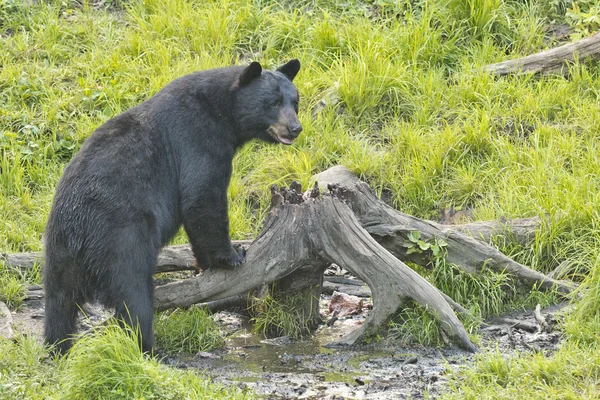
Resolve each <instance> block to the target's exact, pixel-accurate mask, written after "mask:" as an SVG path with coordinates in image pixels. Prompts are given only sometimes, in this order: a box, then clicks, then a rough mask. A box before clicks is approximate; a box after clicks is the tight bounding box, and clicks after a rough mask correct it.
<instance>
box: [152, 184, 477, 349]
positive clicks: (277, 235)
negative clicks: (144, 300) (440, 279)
mask: <svg viewBox="0 0 600 400" xmlns="http://www.w3.org/2000/svg"><path fill="white" fill-rule="evenodd" d="M294 196H297V194H296V195H294ZM275 197H276V196H274V198H275ZM275 203H276V204H278V205H277V206H276V207H274V208H273V209H272V210H271V213H270V214H269V217H268V219H267V221H266V223H265V227H264V228H263V230H262V232H261V234H260V235H259V236H258V237H257V239H256V240H255V241H254V242H253V243H252V245H251V246H250V247H249V248H248V253H247V256H246V263H245V264H244V265H243V266H242V267H241V268H237V269H234V270H223V269H210V270H208V271H205V272H204V273H203V274H202V275H201V276H198V277H193V278H189V279H186V280H183V281H180V282H175V283H170V284H167V285H164V286H159V287H157V288H156V291H155V301H156V306H157V308H158V309H167V308H173V307H181V306H188V305H191V304H195V303H201V302H207V301H211V300H216V299H219V298H225V297H230V296H234V295H238V294H242V293H246V292H247V291H249V290H251V289H253V288H255V287H257V286H259V285H261V284H264V283H266V282H274V281H276V280H278V279H281V278H282V277H285V276H286V275H289V274H291V273H293V272H294V271H296V270H298V269H299V268H301V267H303V266H306V265H308V264H318V263H319V262H323V261H324V262H327V263H336V264H337V265H340V266H342V267H343V268H345V269H347V270H348V271H350V272H352V273H353V274H354V275H356V276H357V277H359V278H360V279H361V280H363V281H364V282H366V283H367V284H368V285H369V287H370V288H371V290H372V291H373V311H372V312H371V313H370V315H369V316H368V318H367V320H366V321H365V323H364V324H363V325H362V326H361V327H360V328H359V329H357V330H356V331H354V332H352V333H350V334H349V335H347V336H346V337H344V338H342V339H341V340H340V343H342V344H355V343H360V342H361V341H363V340H364V339H366V338H368V337H369V336H370V335H371V334H374V333H375V332H376V331H377V330H378V329H380V327H381V326H385V322H386V321H387V320H388V319H389V318H390V317H391V316H392V315H393V314H394V313H396V312H397V311H398V310H400V309H402V308H403V307H404V306H405V305H406V304H408V302H409V301H410V300H413V301H415V302H417V303H419V304H421V305H423V306H425V307H427V308H428V309H429V310H430V311H432V312H433V313H435V314H436V315H437V316H438V317H439V318H440V320H441V321H442V324H441V326H442V329H443V330H444V332H445V333H446V335H447V336H448V337H450V338H451V340H453V341H454V342H455V343H457V344H459V345H460V346H461V347H463V348H465V349H467V350H470V351H475V350H476V348H475V346H474V345H473V344H472V343H471V342H470V340H469V338H468V335H467V333H466V331H465V329H464V327H463V326H462V324H461V323H460V321H459V320H458V318H457V317H456V315H455V314H454V312H453V311H452V309H451V307H450V306H449V305H448V303H447V302H446V300H445V299H444V296H443V295H442V294H441V293H440V292H439V291H438V290H437V289H436V288H435V287H433V286H432V285H431V284H430V283H429V282H427V281H426V280H425V279H423V278H422V277H421V276H420V275H418V274H417V273H416V272H414V271H413V270H412V269H410V268H409V267H408V266H406V265H405V264H404V263H402V262H401V261H399V260H398V259H397V258H395V257H394V256H393V255H392V254H390V253H389V252H388V251H387V250H385V249H384V248H383V247H381V246H380V245H379V244H378V243H377V242H376V241H375V240H374V239H373V238H372V237H371V236H370V235H369V234H368V233H367V232H366V231H365V230H364V229H363V228H362V226H361V225H360V223H359V221H358V220H357V219H356V217H355V216H354V214H353V213H352V211H351V210H350V208H349V207H348V206H347V205H345V204H344V203H342V202H340V201H339V200H337V199H335V198H333V197H329V196H326V197H323V198H322V199H319V200H316V199H309V200H308V201H307V202H305V203H303V204H288V203H286V199H285V197H284V196H281V199H280V200H279V201H278V202H277V201H276V202H275Z"/></svg>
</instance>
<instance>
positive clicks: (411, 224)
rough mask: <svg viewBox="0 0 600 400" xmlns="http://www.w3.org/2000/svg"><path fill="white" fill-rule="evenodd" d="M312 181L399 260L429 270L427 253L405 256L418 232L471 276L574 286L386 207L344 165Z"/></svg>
mask: <svg viewBox="0 0 600 400" xmlns="http://www.w3.org/2000/svg"><path fill="white" fill-rule="evenodd" d="M314 179H315V180H316V181H317V182H319V185H321V186H327V185H337V186H338V187H339V191H340V192H341V194H342V198H343V199H345V201H346V202H347V203H348V205H349V206H350V207H351V208H352V211H353V212H354V214H355V215H356V217H357V218H358V219H359V221H360V223H361V225H362V226H363V227H364V228H365V229H366V231H367V232H369V234H371V235H372V236H373V237H374V238H375V239H376V240H377V241H378V242H379V243H380V244H381V245H382V246H383V247H384V248H385V249H387V250H388V251H389V252H390V253H392V254H393V255H394V256H396V257H397V258H398V259H399V260H402V261H412V262H415V263H417V264H419V265H421V266H423V267H429V264H430V258H429V255H428V254H425V253H421V254H419V253H413V254H407V248H406V247H405V244H406V243H409V239H408V235H409V234H410V233H411V232H412V231H418V232H420V234H421V238H422V239H423V240H425V241H434V240H435V239H443V240H445V241H446V242H447V243H448V246H447V247H446V251H447V256H446V259H447V260H448V261H449V262H450V263H452V264H455V265H456V266H458V267H460V268H462V269H464V270H465V271H467V272H468V273H470V274H478V273H481V272H483V271H484V270H486V269H489V270H491V271H495V272H507V273H510V274H512V275H513V276H515V277H517V278H518V279H519V280H520V281H521V282H523V283H524V284H525V285H528V286H530V287H533V286H537V287H541V288H544V289H552V288H556V289H557V290H558V291H559V292H561V293H570V292H571V291H572V290H573V287H574V286H573V284H571V283H569V282H564V281H557V280H555V279H552V278H550V277H548V276H546V275H544V274H542V273H540V272H537V271H535V270H532V269H531V268H528V267H526V266H524V265H522V264H519V263H517V262H516V261H514V260H512V259H510V258H509V257H507V256H506V255H504V254H502V253H501V252H500V251H498V250H497V249H496V248H494V247H492V246H489V245H487V244H485V243H482V242H480V241H478V240H475V239H473V238H472V237H471V236H469V235H466V234H464V233H462V232H460V231H458V230H457V229H456V228H455V226H453V225H440V224H438V223H435V222H433V221H427V220H422V219H419V218H416V217H413V216H411V215H408V214H404V213H403V212H401V211H398V210H396V209H394V208H392V207H390V206H388V205H387V204H385V203H384V202H383V201H381V200H380V199H379V198H377V196H375V195H374V194H373V192H372V191H371V189H370V188H369V186H368V185H367V184H366V183H365V182H362V181H360V180H359V179H358V177H356V175H354V174H353V173H352V172H350V171H349V170H348V169H347V168H345V167H343V166H336V167H333V168H330V169H328V170H327V171H324V172H322V173H320V174H318V175H315V176H314Z"/></svg>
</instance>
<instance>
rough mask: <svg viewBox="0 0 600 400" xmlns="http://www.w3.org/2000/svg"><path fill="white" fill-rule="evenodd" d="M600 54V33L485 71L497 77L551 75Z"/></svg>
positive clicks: (501, 63) (488, 68)
mask: <svg viewBox="0 0 600 400" xmlns="http://www.w3.org/2000/svg"><path fill="white" fill-rule="evenodd" d="M599 54H600V33H596V34H594V35H592V36H589V37H587V38H583V39H580V40H577V41H575V42H573V43H568V44H565V45H563V46H560V47H556V48H554V49H549V50H546V51H542V52H540V53H536V54H532V55H529V56H526V57H523V58H518V59H516V60H508V61H502V62H499V63H497V64H490V65H487V66H485V67H484V70H485V71H487V72H491V73H492V74H495V75H508V74H514V73H541V74H549V73H553V72H557V71H561V70H562V69H563V68H564V67H565V66H566V64H567V63H571V62H573V61H575V59H580V60H581V59H583V58H585V57H590V56H591V57H598V55H599Z"/></svg>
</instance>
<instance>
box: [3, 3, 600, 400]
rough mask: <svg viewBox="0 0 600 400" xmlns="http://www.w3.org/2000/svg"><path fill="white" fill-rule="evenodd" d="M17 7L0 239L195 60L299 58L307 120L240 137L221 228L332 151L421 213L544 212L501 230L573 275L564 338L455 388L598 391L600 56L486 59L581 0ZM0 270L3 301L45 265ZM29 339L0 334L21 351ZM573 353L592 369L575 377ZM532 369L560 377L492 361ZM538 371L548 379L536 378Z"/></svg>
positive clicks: (240, 230)
mask: <svg viewBox="0 0 600 400" xmlns="http://www.w3.org/2000/svg"><path fill="white" fill-rule="evenodd" d="M22 3H23V2H20V1H15V0H0V38H1V39H0V251H1V252H19V251H34V250H40V248H41V242H40V239H41V235H42V232H43V228H44V224H45V220H46V217H47V215H48V212H49V208H50V204H51V200H52V195H53V189H54V187H55V185H56V183H57V181H58V178H59V177H60V174H61V171H62V169H63V168H64V166H65V165H66V163H67V162H68V161H69V160H70V158H71V157H72V156H73V155H74V154H75V153H76V152H77V150H78V149H79V147H80V146H81V144H82V142H83V140H84V139H85V138H86V137H87V136H88V135H89V134H90V133H91V132H92V131H93V129H94V128H95V127H97V126H98V125H99V124H101V123H102V122H104V121H106V120H107V119H108V118H110V117H111V116H113V115H115V114H118V113H120V112H122V111H124V110H126V109H127V108H129V107H131V106H133V105H136V104H138V103H139V102H141V101H143V100H144V99H146V98H148V97H149V96H151V95H152V94H153V93H155V92H156V91H158V90H159V89H160V88H162V87H163V86H164V85H165V84H166V83H168V82H169V81H171V80H172V79H174V78H176V77H179V76H181V75H183V74H186V73H189V72H192V71H196V70H199V69H205V68H211V67H218V66H225V65H231V64H240V63H246V62H248V61H249V60H257V61H260V62H261V63H262V64H263V65H264V66H265V67H267V68H274V67H277V66H278V65H280V64H281V63H282V62H284V61H286V60H288V59H290V58H299V59H300V60H301V62H302V69H301V72H300V74H299V75H298V77H297V78H296V80H295V83H296V84H297V86H298V89H299V91H300V94H301V106H300V108H301V110H300V120H301V122H302V124H303V126H304V131H303V133H302V135H301V137H300V138H299V140H298V141H297V142H296V144H295V145H294V146H292V147H282V146H269V145H265V144H261V143H252V144H249V145H248V146H246V147H245V148H244V149H242V151H241V152H240V154H238V156H237V158H236V160H235V162H234V164H235V165H234V174H233V178H232V181H231V186H230V190H229V195H230V219H231V232H232V235H233V237H234V238H236V239H244V238H252V237H254V236H255V235H256V233H257V232H258V231H259V229H260V222H261V220H262V218H263V216H264V213H265V212H266V211H267V200H268V193H269V191H268V188H269V186H270V185H271V184H274V183H276V184H284V183H290V182H291V180H292V179H296V180H298V181H299V182H301V183H302V184H303V185H305V186H306V185H307V184H309V180H310V177H311V175H312V174H314V173H316V172H319V171H321V170H323V169H325V168H327V167H329V166H332V165H336V164H344V165H346V166H347V167H349V168H350V169H351V170H353V171H354V172H356V173H357V174H359V175H360V176H361V178H363V179H365V180H367V181H368V182H369V183H370V184H371V185H372V186H373V187H374V188H376V190H377V191H379V192H385V193H386V195H387V194H389V198H390V199H391V201H392V202H393V204H394V206H395V207H397V208H399V209H401V210H403V211H404V212H407V213H411V214H414V215H416V216H419V217H423V218H430V219H438V218H439V217H440V215H441V211H442V210H444V209H446V208H448V207H455V208H462V209H469V210H472V213H473V216H474V218H475V219H478V220H479V219H482V220H484V219H497V218H501V217H505V218H514V217H531V216H541V217H543V218H544V220H545V221H547V222H546V223H544V224H543V226H542V227H541V228H540V230H539V232H538V233H537V235H536V239H535V241H534V242H533V243H532V244H531V245H530V246H527V247H523V246H519V245H516V244H514V243H499V244H498V245H499V247H500V248H501V250H503V251H505V252H507V254H508V255H509V256H512V257H514V258H515V259H517V260H518V261H519V262H521V263H523V264H526V265H528V266H531V267H532V268H535V269H537V270H540V271H543V272H548V271H552V270H554V269H555V268H556V267H558V266H559V265H564V266H566V268H564V269H563V273H564V274H566V275H568V276H569V277H573V278H574V279H577V280H578V281H581V282H584V283H585V287H586V288H588V290H586V291H585V292H583V296H582V298H581V299H580V300H577V302H576V311H574V314H572V315H571V316H569V317H568V319H567V322H566V323H565V325H564V329H565V331H566V332H567V338H568V343H567V344H566V345H565V346H564V347H563V349H561V350H560V352H559V353H557V354H556V355H555V356H553V357H550V358H546V357H541V356H540V357H538V358H535V361H531V359H530V358H529V357H531V356H523V357H522V358H517V359H516V360H514V361H502V360H500V361H502V362H505V363H515V364H506V365H501V362H500V361H498V363H497V364H498V365H499V366H498V367H497V368H487V367H486V363H488V364H490V363H494V362H495V361H494V360H496V359H497V356H496V355H494V354H491V355H489V356H484V359H483V360H482V361H481V364H478V366H476V367H474V369H473V371H471V372H469V373H465V374H464V375H463V376H460V377H458V378H457V381H456V382H457V383H456V388H455V390H456V392H457V393H465V394H466V393H471V392H467V389H466V387H468V388H469V389H468V390H474V391H475V390H478V391H479V392H473V393H475V394H473V396H474V397H477V396H479V395H480V394H481V393H485V392H486V390H487V391H488V392H487V393H488V394H489V395H490V397H494V396H493V395H492V394H491V393H492V392H491V391H492V390H496V389H497V393H506V396H509V395H511V396H512V395H513V394H514V393H513V392H510V391H509V389H511V390H512V389H514V390H515V392H519V391H522V393H528V392H525V391H524V390H525V389H527V390H539V391H541V392H544V393H551V394H552V393H563V392H558V390H559V389H558V387H559V386H560V387H567V388H572V392H564V393H572V394H573V396H585V395H586V394H590V393H592V394H593V390H596V391H597V389H594V387H597V384H596V386H594V383H593V382H597V368H592V367H591V366H592V365H593V363H594V362H596V361H594V360H595V358H594V357H596V356H594V354H596V353H594V352H595V351H597V347H596V345H595V341H596V339H598V338H597V334H595V333H594V332H598V331H599V330H598V328H599V320H600V318H599V317H598V309H599V308H600V307H598V306H599V299H600V296H598V295H597V292H598V290H599V289H598V288H599V287H600V283H599V281H598V279H599V278H598V277H599V276H600V264H599V263H598V262H597V259H598V248H599V239H600V238H599V236H600V233H599V231H598V226H597V225H598V221H599V219H598V210H599V209H600V194H599V193H600V190H599V189H600V179H599V178H600V176H599V175H600V152H599V151H598V150H599V148H600V108H599V107H598V100H599V94H600V79H598V78H599V76H598V75H599V74H600V68H599V67H598V66H597V64H595V63H591V62H584V61H582V62H580V63H576V64H574V65H572V66H571V67H570V69H569V74H568V77H565V76H547V77H537V76H508V77H504V78H495V77H492V76H490V75H489V74H486V73H483V72H482V66H484V65H486V64H488V63H493V62H497V61H501V60H505V59H508V58H515V57H519V56H522V55H526V54H530V53H533V52H537V51H540V50H543V49H545V48H547V47H549V46H552V45H554V44H555V42H553V40H552V39H551V38H550V39H549V38H547V32H548V29H547V28H548V26H549V25H550V24H553V23H554V24H562V23H564V24H568V25H569V26H571V27H572V28H573V31H572V32H573V36H574V37H577V36H582V35H586V34H589V33H590V32H593V31H594V30H595V29H597V28H598V26H597V24H596V23H595V22H594V21H595V20H594V19H589V18H588V19H586V13H589V12H590V10H591V11H592V12H597V11H594V8H593V3H592V2H591V1H585V0H584V1H575V2H572V1H568V0H557V1H552V2H542V1H539V2H538V1H534V0H530V1H526V0H523V1H504V2H503V1H500V0H468V1H467V0H429V1H425V0H421V1H419V0H417V1H387V0H380V1H367V0H364V1H358V0H350V1H337V0H329V1H325V0H315V1H308V0H304V1H296V2H291V1H281V2H280V3H276V2H273V1H266V0H235V1H226V0H223V1H206V2H204V1H183V0H165V1H158V0H147V1H142V0H135V1H111V0H105V1H94V2H83V3H79V2H72V1H62V2H59V1H49V2H44V3H45V4H39V5H36V6H34V7H28V6H26V5H23V4H22ZM185 241H186V239H185V237H184V236H183V235H181V234H180V235H178V236H177V238H176V239H175V242H178V243H184V242H185ZM0 268H3V267H0ZM0 277H1V281H2V283H0V287H2V290H1V291H0V292H1V293H2V295H3V296H5V294H4V293H11V299H15V300H14V304H12V305H13V306H17V305H18V298H19V294H18V293H19V292H18V290H20V289H19V287H20V286H19V285H22V284H23V282H25V281H29V282H31V281H36V280H39V275H35V276H27V277H16V278H15V274H14V273H12V272H11V273H9V272H7V271H6V270H4V269H2V270H0ZM5 277H6V278H5ZM9 280H10V282H9ZM5 282H8V283H5ZM477 293H482V292H472V294H471V296H476V295H477ZM465 301H466V300H465ZM471 301H472V302H474V303H475V302H477V301H478V299H477V298H473V299H471ZM594 330H595V331H594ZM26 343H27V342H23V343H21V342H19V343H17V344H16V345H14V344H8V343H5V344H3V345H4V346H17V347H16V348H13V347H11V348H10V349H9V350H10V351H11V352H16V351H28V350H27V349H28V347H27V345H26ZM31 346H33V344H32V345H31ZM15 349H18V350H15ZM36 351H37V350H36ZM34 354H38V353H35V352H34ZM536 357H537V356H536ZM572 357H575V358H577V359H579V360H582V361H581V363H588V364H585V365H589V366H590V368H589V369H585V371H584V372H581V373H576V374H575V373H573V371H572V370H570V369H569V368H567V364H568V362H570V361H569V360H571V359H572ZM596 358H597V357H596ZM9 362H10V361H9ZM14 362H16V360H15V361H14ZM536 363H537V364H536ZM538 364H539V365H540V368H541V369H542V370H544V371H546V370H547V371H549V372H548V373H549V374H550V375H552V376H556V377H557V378H555V379H545V378H543V377H541V378H540V377H535V378H532V379H534V380H533V381H527V380H522V379H516V377H515V376H514V375H510V374H508V375H506V374H505V375H502V374H503V372H502V371H504V370H505V369H506V368H508V367H510V368H508V369H509V370H511V371H513V370H515V371H516V370H518V369H517V367H515V365H521V366H523V367H526V366H528V365H538ZM18 368H20V367H17V366H16V364H15V365H14V367H11V366H10V365H8V366H7V367H6V368H5V369H4V370H3V371H2V374H1V375H0V385H3V386H2V387H6V385H12V384H14V383H15V382H20V383H23V382H25V381H27V382H30V383H31V384H32V385H33V384H37V383H35V382H38V381H40V380H41V381H43V382H46V381H47V382H50V383H48V385H50V386H49V387H48V388H47V390H59V389H58V388H59V384H58V383H57V382H60V379H61V378H60V376H59V375H60V374H63V370H62V369H59V370H58V372H56V371H54V370H53V372H47V373H48V374H49V375H45V374H46V372H44V371H46V370H44V369H43V368H42V369H40V371H41V372H39V374H41V375H39V374H38V372H35V371H34V372H31V373H30V374H29V373H25V374H13V375H11V374H10V373H5V372H4V371H10V370H11V369H12V370H19V371H20V369H18ZM544 368H546V369H544ZM53 374H58V375H53ZM47 376H48V377H49V378H47V379H46V377H47ZM540 376H541V375H540ZM484 377H485V379H488V380H484ZM560 377H562V378H560ZM567 378H568V379H567ZM494 379H495V380H494ZM539 379H542V381H543V385H542V384H540V385H535V384H534V385H532V384H531V383H532V382H539ZM544 379H545V380H544ZM490 380H493V381H494V382H496V383H498V382H505V384H502V383H498V386H493V385H488V383H489V382H491V381H490ZM478 382H484V383H485V385H481V386H478V385H477V384H478ZM590 382H592V383H590ZM20 383H19V384H20ZM27 384H29V383H27ZM462 385H466V386H462ZM486 387H487V389H486ZM53 388H54V389H53ZM478 388H479V389H478ZM494 388H496V389H494ZM503 390H505V392H503ZM555 390H556V392H553V391H555ZM560 390H562V389H560ZM565 390H566V389H565ZM569 390H571V389H569ZM28 393H34V392H28ZM49 393H50V392H49ZM52 393H55V394H56V393H58V392H56V391H54V392H52ZM596 394H597V393H596ZM32 396H33V395H32ZM557 396H558V395H557Z"/></svg>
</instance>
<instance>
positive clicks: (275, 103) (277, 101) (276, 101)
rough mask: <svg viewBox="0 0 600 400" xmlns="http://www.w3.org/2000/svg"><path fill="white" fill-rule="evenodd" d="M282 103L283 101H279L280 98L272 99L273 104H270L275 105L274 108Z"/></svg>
mask: <svg viewBox="0 0 600 400" xmlns="http://www.w3.org/2000/svg"><path fill="white" fill-rule="evenodd" d="M280 105H281V101H279V100H275V101H272V102H271V104H270V106H271V107H273V108H277V107H279V106H280Z"/></svg>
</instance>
